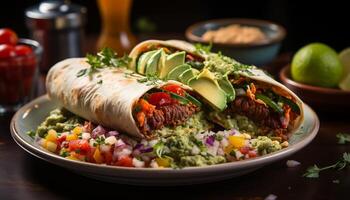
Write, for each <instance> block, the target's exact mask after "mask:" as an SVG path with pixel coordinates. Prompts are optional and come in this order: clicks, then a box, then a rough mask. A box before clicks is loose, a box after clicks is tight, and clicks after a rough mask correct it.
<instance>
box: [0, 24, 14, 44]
mask: <svg viewBox="0 0 350 200" xmlns="http://www.w3.org/2000/svg"><path fill="white" fill-rule="evenodd" d="M17 41H18V37H17V34H16V33H15V32H14V31H13V30H11V29H9V28H2V29H0V44H11V45H15V44H17Z"/></svg>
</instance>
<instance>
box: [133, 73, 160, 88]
mask: <svg viewBox="0 0 350 200" xmlns="http://www.w3.org/2000/svg"><path fill="white" fill-rule="evenodd" d="M159 81H160V79H159V78H158V77H157V75H147V76H146V77H143V78H139V79H137V82H139V83H146V85H147V86H149V85H157V84H158V83H159Z"/></svg>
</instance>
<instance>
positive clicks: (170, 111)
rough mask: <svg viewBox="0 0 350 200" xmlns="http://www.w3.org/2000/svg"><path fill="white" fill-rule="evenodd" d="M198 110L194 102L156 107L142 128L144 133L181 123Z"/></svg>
mask: <svg viewBox="0 0 350 200" xmlns="http://www.w3.org/2000/svg"><path fill="white" fill-rule="evenodd" d="M197 111H198V107H197V106H195V105H193V104H187V105H180V104H173V105H166V106H161V107H159V108H158V109H155V110H154V111H153V113H152V114H150V115H147V116H146V118H145V123H144V126H143V127H141V130H142V131H143V132H144V133H150V132H151V131H152V130H157V129H161V128H163V127H164V126H177V125H180V124H182V123H184V122H185V121H186V120H187V119H188V118H190V117H191V116H192V115H193V114H194V113H195V112H197Z"/></svg>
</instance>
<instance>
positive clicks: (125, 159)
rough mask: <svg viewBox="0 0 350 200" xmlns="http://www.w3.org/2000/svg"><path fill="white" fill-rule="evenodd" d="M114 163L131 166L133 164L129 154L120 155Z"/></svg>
mask: <svg viewBox="0 0 350 200" xmlns="http://www.w3.org/2000/svg"><path fill="white" fill-rule="evenodd" d="M115 164H116V165H117V166H123V167H133V165H132V158H131V157H130V156H122V157H120V158H119V159H118V161H117V162H116V163H115Z"/></svg>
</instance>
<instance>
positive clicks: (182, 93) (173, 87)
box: [163, 84, 185, 96]
mask: <svg viewBox="0 0 350 200" xmlns="http://www.w3.org/2000/svg"><path fill="white" fill-rule="evenodd" d="M163 90H166V91H169V92H172V93H175V94H177V95H180V96H185V90H184V89H182V88H181V87H180V86H178V85H174V84H171V85H166V86H163Z"/></svg>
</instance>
